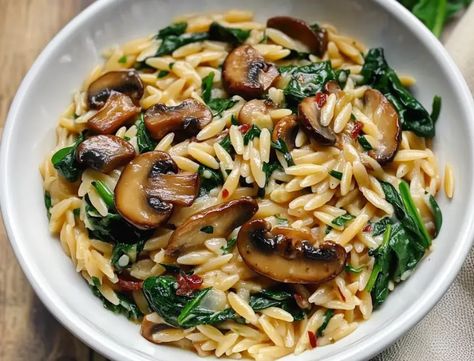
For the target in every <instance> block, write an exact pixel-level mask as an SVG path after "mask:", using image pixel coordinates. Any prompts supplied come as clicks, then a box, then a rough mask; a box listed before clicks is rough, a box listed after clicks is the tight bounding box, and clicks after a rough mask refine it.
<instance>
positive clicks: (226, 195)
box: [222, 188, 229, 198]
mask: <svg viewBox="0 0 474 361" xmlns="http://www.w3.org/2000/svg"><path fill="white" fill-rule="evenodd" d="M228 196H229V191H228V190H227V188H224V189H223V190H222V198H227V197H228Z"/></svg>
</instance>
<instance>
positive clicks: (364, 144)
mask: <svg viewBox="0 0 474 361" xmlns="http://www.w3.org/2000/svg"><path fill="white" fill-rule="evenodd" d="M357 140H358V141H359V144H360V146H361V147H362V149H364V150H365V151H369V150H372V149H373V148H372V146H371V145H370V143H369V141H368V140H367V138H366V137H365V136H363V135H360V136H359V137H358V138H357Z"/></svg>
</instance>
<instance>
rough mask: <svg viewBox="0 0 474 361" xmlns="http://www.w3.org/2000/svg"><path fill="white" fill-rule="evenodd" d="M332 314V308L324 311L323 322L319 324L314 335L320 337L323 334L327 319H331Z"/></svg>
mask: <svg viewBox="0 0 474 361" xmlns="http://www.w3.org/2000/svg"><path fill="white" fill-rule="evenodd" d="M332 316H334V310H333V309H330V308H329V309H327V310H326V312H325V313H324V318H323V323H322V325H321V326H319V328H318V331H317V332H316V335H317V336H318V337H321V336H322V335H323V333H324V330H325V329H326V327H328V324H329V321H331V318H332Z"/></svg>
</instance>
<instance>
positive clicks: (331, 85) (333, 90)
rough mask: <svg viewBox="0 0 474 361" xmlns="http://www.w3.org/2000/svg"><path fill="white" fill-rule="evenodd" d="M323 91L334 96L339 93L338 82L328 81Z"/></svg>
mask: <svg viewBox="0 0 474 361" xmlns="http://www.w3.org/2000/svg"><path fill="white" fill-rule="evenodd" d="M324 90H325V91H326V93H328V94H336V95H337V93H339V92H340V91H341V87H340V86H339V84H338V82H337V81H335V80H330V81H328V82H327V83H326V84H325V85H324Z"/></svg>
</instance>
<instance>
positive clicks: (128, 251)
mask: <svg viewBox="0 0 474 361" xmlns="http://www.w3.org/2000/svg"><path fill="white" fill-rule="evenodd" d="M144 245H145V242H144V241H143V240H140V241H139V242H138V243H135V244H128V243H117V244H116V245H115V246H114V249H113V251H112V257H111V263H112V266H113V267H114V269H115V270H116V271H118V272H122V271H123V270H124V269H126V268H128V267H129V266H130V265H131V264H132V263H134V262H136V260H137V257H138V255H139V254H140V252H141V251H142V250H143V246H144Z"/></svg>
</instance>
